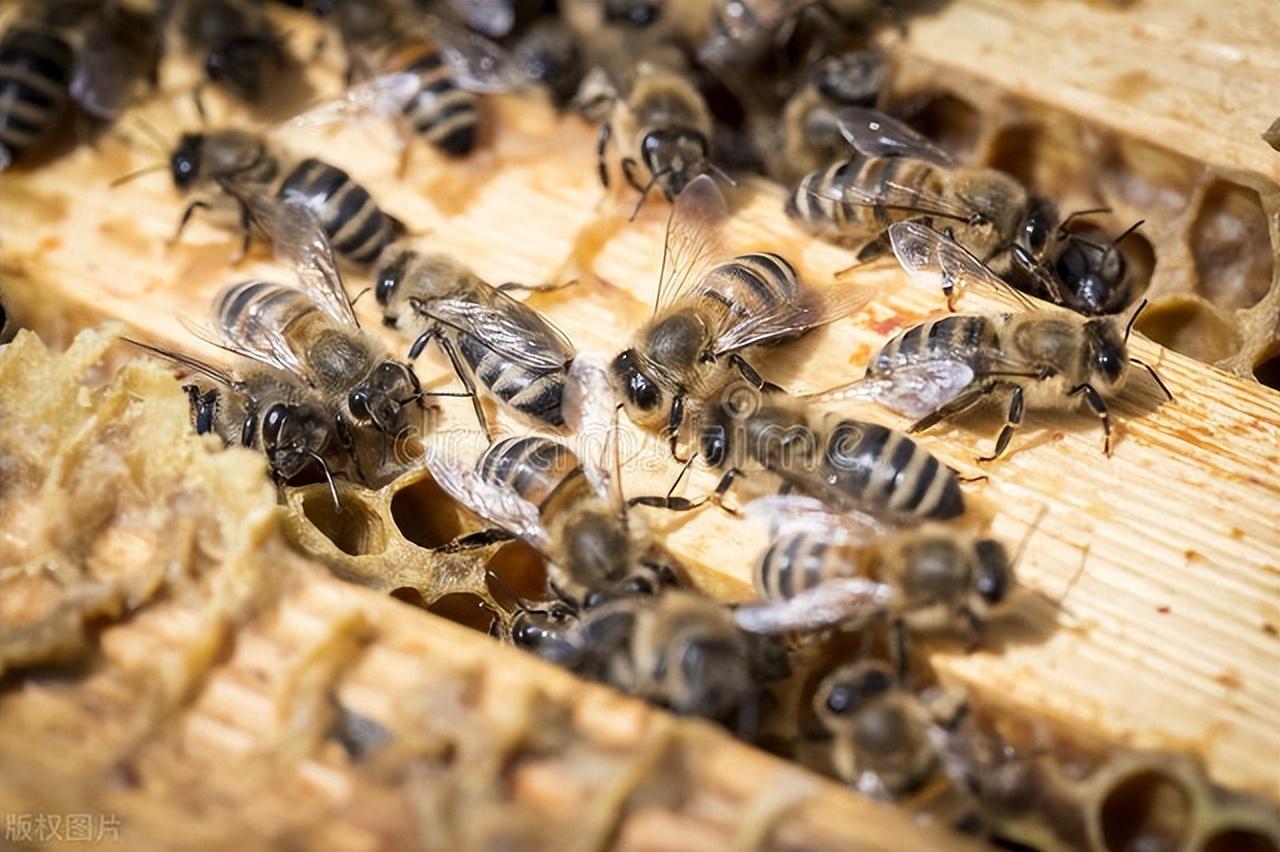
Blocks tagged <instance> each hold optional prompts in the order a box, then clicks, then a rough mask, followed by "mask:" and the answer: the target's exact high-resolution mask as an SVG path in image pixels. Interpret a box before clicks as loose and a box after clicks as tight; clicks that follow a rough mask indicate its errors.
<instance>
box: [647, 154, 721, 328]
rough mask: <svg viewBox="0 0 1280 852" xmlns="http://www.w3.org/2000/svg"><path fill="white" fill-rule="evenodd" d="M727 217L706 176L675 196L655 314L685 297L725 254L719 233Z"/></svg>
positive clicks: (719, 196) (713, 182) (668, 224)
mask: <svg viewBox="0 0 1280 852" xmlns="http://www.w3.org/2000/svg"><path fill="white" fill-rule="evenodd" d="M728 218H729V209H728V206H727V205H726V204H725V200H724V195H723V194H721V192H720V188H719V187H718V186H716V183H715V181H714V180H712V179H711V178H710V177H708V176H707V175H699V176H698V177H696V178H694V179H693V180H692V181H690V182H689V184H688V185H687V186H685V188H684V189H683V190H682V191H681V192H680V194H679V195H678V196H677V197H676V199H675V202H674V203H673V204H672V205H671V215H670V217H669V218H668V219H667V234H666V239H665V241H664V242H663V246H662V271H661V273H660V274H659V278H658V295H657V299H656V300H655V307H654V310H655V312H656V311H658V310H661V309H662V308H665V307H667V306H668V305H672V304H675V303H676V302H678V301H679V300H680V299H681V298H682V297H684V296H686V295H688V293H689V291H690V290H691V289H693V288H695V287H697V286H698V285H699V284H700V283H702V281H703V280H704V279H705V278H706V277H707V273H708V272H710V271H711V268H712V267H713V266H714V265H715V263H716V261H717V260H719V259H720V258H723V257H724V256H725V255H726V254H727V253H728V252H727V251H726V250H725V248H724V244H723V238H722V234H721V230H722V228H723V226H724V223H725V220H726V219H728Z"/></svg>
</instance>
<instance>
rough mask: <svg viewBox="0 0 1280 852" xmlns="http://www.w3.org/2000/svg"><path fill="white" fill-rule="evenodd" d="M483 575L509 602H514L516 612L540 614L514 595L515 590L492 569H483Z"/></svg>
mask: <svg viewBox="0 0 1280 852" xmlns="http://www.w3.org/2000/svg"><path fill="white" fill-rule="evenodd" d="M484 573H485V576H486V577H488V578H489V579H490V580H492V581H493V582H494V585H496V586H497V587H498V588H499V589H501V590H502V593H503V594H504V595H506V596H507V597H509V598H511V600H513V601H515V604H516V608H517V609H518V610H520V611H521V612H540V610H535V609H533V608H532V607H531V606H529V602H528V601H527V600H525V599H524V598H523V597H521V596H520V595H518V594H516V590H515V589H513V588H511V586H510V585H509V584H508V583H507V581H506V580H504V579H502V576H501V575H500V574H498V572H497V571H494V570H493V569H492V568H486V569H484Z"/></svg>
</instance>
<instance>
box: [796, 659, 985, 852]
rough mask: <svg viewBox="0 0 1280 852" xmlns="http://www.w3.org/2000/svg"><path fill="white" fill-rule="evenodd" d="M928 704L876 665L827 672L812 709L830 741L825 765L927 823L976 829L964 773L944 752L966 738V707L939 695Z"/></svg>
mask: <svg viewBox="0 0 1280 852" xmlns="http://www.w3.org/2000/svg"><path fill="white" fill-rule="evenodd" d="M928 699H929V700H926V698H922V697H921V696H919V695H916V694H915V693H914V692H912V691H911V690H909V689H907V688H906V687H904V686H903V685H902V684H901V682H900V679H899V678H898V677H896V676H895V673H894V672H893V671H892V669H891V668H890V667H889V666H887V665H886V664H884V663H883V662H881V661H879V660H864V661H862V662H857V663H850V664H847V665H844V666H841V667H839V668H837V669H836V670H834V671H832V672H831V673H829V674H828V675H827V676H826V677H825V678H824V679H823V680H822V682H821V683H820V684H819V686H818V690H817V692H815V693H814V697H813V707H814V711H815V713H816V714H817V716H818V719H819V720H820V721H821V722H822V724H823V726H824V727H825V728H826V729H827V731H828V732H830V733H831V735H832V737H833V738H834V744H833V745H834V748H833V752H832V761H833V763H834V768H835V770H836V774H837V775H839V776H840V778H841V779H842V780H844V781H845V782H846V783H848V784H850V785H852V786H853V787H854V788H855V789H857V790H858V791H859V792H861V793H863V794H865V795H869V796H873V797H875V798H878V799H887V800H892V801H898V802H900V803H902V804H905V805H906V806H907V807H909V808H910V809H912V810H913V811H915V812H916V813H918V814H921V815H924V814H927V815H928V816H929V818H930V821H934V822H944V823H945V824H948V825H950V826H951V827H952V828H956V829H959V830H964V831H970V832H973V831H977V830H979V829H981V828H983V827H984V821H983V817H982V814H981V811H980V808H979V804H978V802H977V800H976V798H975V797H974V795H973V794H972V793H971V792H970V790H969V787H968V783H967V782H968V781H969V779H968V775H967V771H966V770H968V769H969V767H968V766H966V765H964V764H963V763H962V762H960V761H957V760H954V759H952V752H953V748H952V746H951V743H952V742H953V741H957V740H962V739H964V738H965V737H966V736H968V735H969V731H968V727H969V725H968V717H969V708H968V705H967V704H965V703H964V702H963V700H962V699H961V700H959V701H957V700H956V697H955V696H951V695H946V694H935V695H931V696H928Z"/></svg>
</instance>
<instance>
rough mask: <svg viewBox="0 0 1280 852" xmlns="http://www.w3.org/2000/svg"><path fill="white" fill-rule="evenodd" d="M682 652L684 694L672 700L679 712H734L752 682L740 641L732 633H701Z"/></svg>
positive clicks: (716, 716)
mask: <svg viewBox="0 0 1280 852" xmlns="http://www.w3.org/2000/svg"><path fill="white" fill-rule="evenodd" d="M677 647H678V646H677ZM679 654H680V659H679V678H680V681H681V683H680V686H679V689H678V690H677V692H676V694H677V695H679V696H680V697H679V698H678V699H676V700H673V702H672V703H673V704H676V705H677V707H676V709H677V711H683V712H686V713H697V714H698V715H701V716H708V717H710V718H712V719H723V718H725V717H726V716H728V715H729V714H730V713H732V712H733V710H734V709H735V708H737V706H738V705H739V703H740V702H741V701H742V698H743V695H744V693H745V692H746V691H747V689H749V688H750V686H751V683H752V681H751V671H750V665H749V662H748V660H747V657H746V654H745V652H744V650H743V648H742V647H740V645H739V643H737V642H735V641H733V638H732V637H729V636H720V635H716V636H699V637H696V638H691V639H690V640H689V641H687V642H686V643H685V644H684V646H683V648H681V649H680V651H679ZM673 697H674V696H673Z"/></svg>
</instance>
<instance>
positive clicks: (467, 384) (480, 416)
mask: <svg viewBox="0 0 1280 852" xmlns="http://www.w3.org/2000/svg"><path fill="white" fill-rule="evenodd" d="M424 336H425V335H424ZM434 336H435V339H436V341H437V342H438V343H439V344H440V348H441V349H443V350H444V354H445V355H446V356H447V357H448V358H449V364H450V365H452V367H453V371H454V372H455V373H457V374H458V381H460V382H462V387H463V389H464V390H465V391H466V392H467V396H469V397H471V408H472V409H473V410H474V411H475V413H476V420H477V421H479V423H480V428H481V429H483V430H484V434H485V437H486V438H488V439H489V440H490V441H492V440H493V429H492V428H491V427H490V426H489V418H487V417H486V416H485V413H484V404H483V403H482V402H481V401H480V395H479V393H477V392H476V380H475V378H474V377H473V376H472V375H471V369H470V368H469V367H467V365H466V364H464V363H462V359H461V358H459V357H458V351H457V350H456V349H455V348H454V346H453V343H452V342H451V341H450V340H449V338H448V337H446V336H445V335H443V334H438V333H436V334H435V335H434ZM414 348H415V349H417V351H418V352H421V351H422V349H421V348H420V347H418V345H417V343H415V344H414ZM410 357H413V356H412V353H411V355H410Z"/></svg>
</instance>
